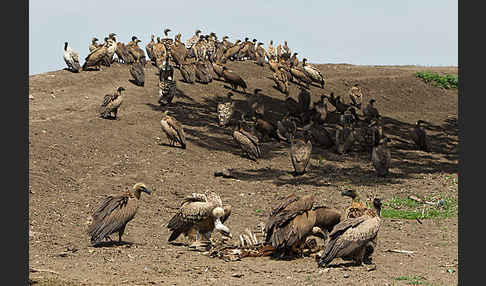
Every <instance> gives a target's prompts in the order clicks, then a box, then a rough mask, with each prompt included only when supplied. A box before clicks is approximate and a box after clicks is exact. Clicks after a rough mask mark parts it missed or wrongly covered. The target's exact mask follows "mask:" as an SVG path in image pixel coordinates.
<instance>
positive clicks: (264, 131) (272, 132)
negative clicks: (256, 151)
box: [255, 113, 279, 141]
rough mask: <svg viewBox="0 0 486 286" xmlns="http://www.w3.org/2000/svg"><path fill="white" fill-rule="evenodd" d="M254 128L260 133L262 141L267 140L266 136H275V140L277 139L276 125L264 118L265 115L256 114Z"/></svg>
mask: <svg viewBox="0 0 486 286" xmlns="http://www.w3.org/2000/svg"><path fill="white" fill-rule="evenodd" d="M255 129H256V131H257V132H259V133H260V134H261V135H262V136H261V139H262V141H265V140H267V138H275V139H276V140H279V138H278V135H277V126H275V125H274V124H273V123H271V122H270V121H268V120H266V119H265V117H264V116H263V115H260V114H259V113H257V114H256V118H255Z"/></svg>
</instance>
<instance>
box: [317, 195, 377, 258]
mask: <svg viewBox="0 0 486 286" xmlns="http://www.w3.org/2000/svg"><path fill="white" fill-rule="evenodd" d="M381 205H382V203H381V200H380V199H378V198H375V199H374V200H373V207H374V208H375V211H376V213H377V214H378V215H377V216H373V217H371V216H369V215H364V216H360V217H357V218H348V219H344V220H342V221H341V222H340V223H338V224H337V225H335V226H334V228H333V230H332V232H331V233H330V234H329V240H328V242H327V244H326V247H325V249H324V251H323V252H322V254H321V256H320V258H319V261H318V265H319V267H327V266H328V265H329V264H330V263H331V261H332V260H333V259H334V258H341V257H342V258H352V259H353V260H354V261H355V263H356V265H362V263H363V261H364V258H365V254H366V249H367V246H368V245H369V243H370V242H372V241H373V240H375V239H376V237H377V235H378V231H379V229H380V225H381V218H380V211H381Z"/></svg>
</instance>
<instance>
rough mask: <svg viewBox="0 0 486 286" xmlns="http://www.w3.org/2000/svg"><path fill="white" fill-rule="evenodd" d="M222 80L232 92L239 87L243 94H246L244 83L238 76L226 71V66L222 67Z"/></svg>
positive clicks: (228, 70)
mask: <svg viewBox="0 0 486 286" xmlns="http://www.w3.org/2000/svg"><path fill="white" fill-rule="evenodd" d="M223 78H224V79H225V81H226V82H228V83H229V84H230V85H231V88H232V89H233V90H236V89H237V88H238V86H239V87H241V88H242V89H243V92H246V88H247V85H246V82H245V81H244V80H243V79H242V78H241V76H240V75H238V74H237V73H235V72H234V71H232V70H230V69H228V68H227V67H226V66H223Z"/></svg>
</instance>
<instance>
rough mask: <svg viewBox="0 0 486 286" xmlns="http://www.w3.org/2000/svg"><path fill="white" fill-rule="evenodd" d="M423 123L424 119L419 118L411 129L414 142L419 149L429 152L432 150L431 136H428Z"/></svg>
mask: <svg viewBox="0 0 486 286" xmlns="http://www.w3.org/2000/svg"><path fill="white" fill-rule="evenodd" d="M422 123H425V121H423V120H418V121H417V123H416V124H415V126H414V127H413V128H412V129H411V130H410V135H411V137H412V140H413V142H415V145H417V147H418V148H419V150H422V151H425V152H429V151H430V143H429V138H428V137H427V132H426V131H425V129H424V128H423V127H422Z"/></svg>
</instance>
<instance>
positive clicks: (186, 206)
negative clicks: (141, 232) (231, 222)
mask: <svg viewBox="0 0 486 286" xmlns="http://www.w3.org/2000/svg"><path fill="white" fill-rule="evenodd" d="M230 213H231V206H230V205H228V206H223V202H222V200H221V197H220V196H219V195H218V194H217V193H215V192H209V193H208V192H206V193H204V194H196V193H193V194H192V195H191V196H187V197H185V198H184V200H183V201H182V203H181V206H180V208H179V210H178V211H177V213H176V214H175V215H174V216H173V217H172V218H171V219H170V220H169V223H168V224H167V228H168V229H169V231H171V232H172V233H171V235H170V237H169V241H173V240H175V239H177V238H178V237H179V235H181V234H184V235H186V236H191V235H190V234H191V232H195V236H196V237H195V239H196V242H199V241H204V240H205V241H206V242H210V238H211V234H212V232H213V230H215V229H216V231H219V232H220V233H221V234H223V235H225V236H230V237H231V232H230V229H229V228H228V227H227V226H225V225H224V224H223V223H224V221H226V220H227V219H228V217H229V215H230Z"/></svg>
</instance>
